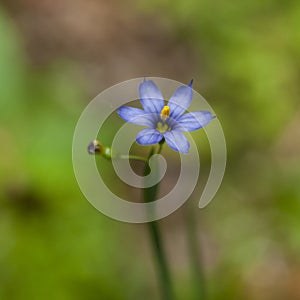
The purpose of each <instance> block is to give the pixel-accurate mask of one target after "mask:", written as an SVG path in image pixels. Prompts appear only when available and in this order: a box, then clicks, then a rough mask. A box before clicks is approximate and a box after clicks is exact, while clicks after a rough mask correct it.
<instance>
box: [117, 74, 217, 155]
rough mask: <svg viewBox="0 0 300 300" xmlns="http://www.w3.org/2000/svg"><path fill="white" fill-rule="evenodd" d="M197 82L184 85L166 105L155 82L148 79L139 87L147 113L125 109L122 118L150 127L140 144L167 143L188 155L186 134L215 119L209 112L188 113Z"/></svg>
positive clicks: (144, 109) (138, 141) (122, 108)
mask: <svg viewBox="0 0 300 300" xmlns="http://www.w3.org/2000/svg"><path fill="white" fill-rule="evenodd" d="M192 84H193V81H191V82H190V84H189V85H183V86H180V87H179V88H178V89H177V90H176V91H175V93H174V94H173V96H172V97H171V98H170V99H169V101H168V103H167V105H165V102H164V98H163V96H162V94H161V92H160V90H159V89H158V87H157V86H156V84H155V83H154V82H153V81H152V80H146V79H145V80H144V81H143V82H142V83H141V84H140V86H139V96H140V102H141V104H142V107H143V110H142V109H139V108H135V107H129V106H122V107H121V108H120V109H119V110H118V114H119V116H120V117H121V118H122V119H123V120H125V121H126V122H129V123H132V124H136V125H142V126H147V127H148V128H145V129H143V130H141V131H140V132H139V133H138V134H137V136H136V141H137V143H139V144H141V145H152V144H157V143H159V142H163V141H164V140H165V141H166V142H167V144H168V145H169V146H170V147H171V148H172V149H173V150H175V151H177V152H181V153H188V151H189V148H190V144H189V142H188V140H187V138H186V137H185V136H184V135H183V133H182V131H194V130H197V129H199V128H201V127H204V126H205V125H207V124H208V123H209V122H210V121H211V120H212V119H213V118H214V117H215V116H213V115H212V113H211V112H209V111H196V112H190V113H185V111H186V110H187V108H188V107H189V106H190V104H191V101H192V97H193V89H192Z"/></svg>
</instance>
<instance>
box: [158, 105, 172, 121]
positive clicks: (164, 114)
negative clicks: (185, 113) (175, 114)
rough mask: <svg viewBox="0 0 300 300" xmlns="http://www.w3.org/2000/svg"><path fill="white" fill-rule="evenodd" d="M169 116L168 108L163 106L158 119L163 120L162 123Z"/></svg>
mask: <svg viewBox="0 0 300 300" xmlns="http://www.w3.org/2000/svg"><path fill="white" fill-rule="evenodd" d="M169 116H170V107H169V106H167V105H165V106H164V107H163V109H162V110H161V112H160V118H161V119H162V120H163V121H166V120H167V119H168V117H169Z"/></svg>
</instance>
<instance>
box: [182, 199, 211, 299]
mask: <svg viewBox="0 0 300 300" xmlns="http://www.w3.org/2000/svg"><path fill="white" fill-rule="evenodd" d="M186 224H187V243H188V251H189V257H190V262H191V266H192V276H193V277H192V278H193V280H192V282H193V289H194V293H195V299H197V300H199V299H201V300H205V299H206V290H205V276H204V270H203V265H202V259H201V252H200V249H199V245H198V237H197V222H196V220H195V215H194V207H193V206H192V205H188V207H187V210H186Z"/></svg>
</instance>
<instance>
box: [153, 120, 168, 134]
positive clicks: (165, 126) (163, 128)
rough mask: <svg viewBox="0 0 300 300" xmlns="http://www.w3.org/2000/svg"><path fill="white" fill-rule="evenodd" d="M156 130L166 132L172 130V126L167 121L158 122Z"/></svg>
mask: <svg viewBox="0 0 300 300" xmlns="http://www.w3.org/2000/svg"><path fill="white" fill-rule="evenodd" d="M156 130H157V131H159V132H160V133H164V132H166V131H168V130H170V127H169V125H168V124H167V123H162V122H158V123H157V125H156Z"/></svg>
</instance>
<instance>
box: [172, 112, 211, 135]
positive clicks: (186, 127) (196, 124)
mask: <svg viewBox="0 0 300 300" xmlns="http://www.w3.org/2000/svg"><path fill="white" fill-rule="evenodd" d="M213 118H215V116H214V115H213V114H212V113H211V112H210V111H204V110H203V111H195V112H191V113H187V114H184V115H183V116H181V117H179V119H177V124H176V128H177V129H179V128H180V129H181V130H183V131H193V130H197V129H199V128H202V127H204V126H206V125H207V124H208V123H209V122H210V121H211V120H212V119H213ZM177 126H178V127H177Z"/></svg>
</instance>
